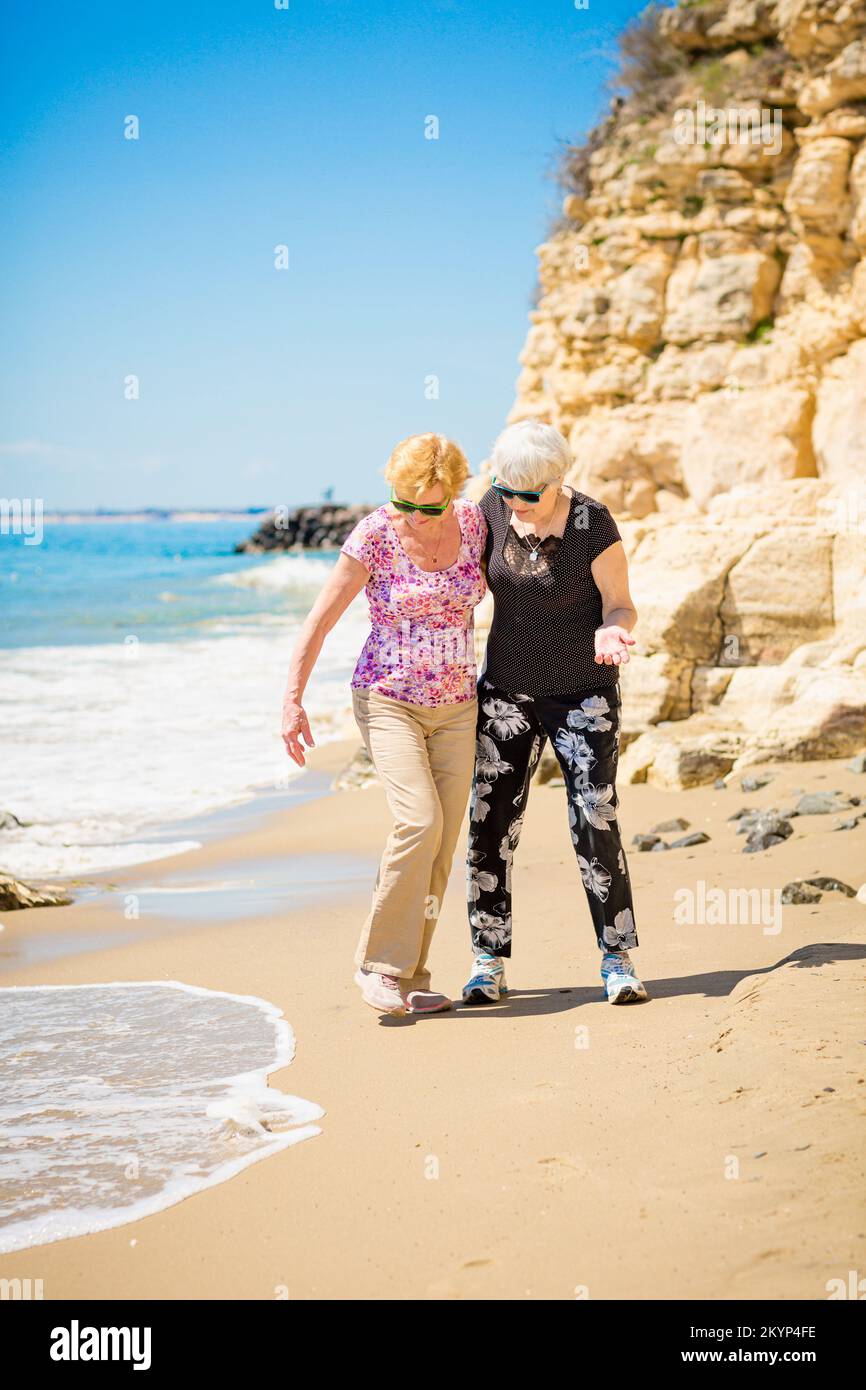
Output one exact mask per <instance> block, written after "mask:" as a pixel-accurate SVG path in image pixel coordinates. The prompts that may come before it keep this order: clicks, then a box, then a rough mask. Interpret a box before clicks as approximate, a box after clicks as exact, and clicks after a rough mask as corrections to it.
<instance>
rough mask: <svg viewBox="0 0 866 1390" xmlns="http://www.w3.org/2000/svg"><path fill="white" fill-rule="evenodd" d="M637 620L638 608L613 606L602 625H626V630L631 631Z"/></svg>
mask: <svg viewBox="0 0 866 1390" xmlns="http://www.w3.org/2000/svg"><path fill="white" fill-rule="evenodd" d="M636 622H637V609H636V608H631V607H625V608H612V609H611V610H610V612H609V613H605V615H604V617H603V619H602V622H601V626H602V627H624V628H625V630H626V632H631V630H632V628H633V627H634V625H635V623H636Z"/></svg>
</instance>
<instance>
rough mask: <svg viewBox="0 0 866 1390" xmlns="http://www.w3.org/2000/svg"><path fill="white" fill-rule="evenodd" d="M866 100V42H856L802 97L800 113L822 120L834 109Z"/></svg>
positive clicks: (804, 91)
mask: <svg viewBox="0 0 866 1390" xmlns="http://www.w3.org/2000/svg"><path fill="white" fill-rule="evenodd" d="M864 97H866V41H864V40H863V39H855V40H854V41H853V42H852V43H849V44H848V46H847V47H846V48H843V49H842V52H841V53H840V54H839V55H838V57H836V58H834V59H833V60H832V62H830V63H828V64H827V66H826V67H825V69H824V71H823V72H822V73H821V75H820V76H819V77H815V78H813V79H812V81H811V82H808V83H807V84H806V86H805V87H804V88H803V90H802V92H801V93H800V102H799V105H800V109H801V110H802V111H805V112H806V113H807V115H809V116H822V115H823V114H824V112H825V111H831V110H832V109H833V107H834V106H842V105H843V104H844V103H845V102H850V101H861V100H862V99H863V98H864Z"/></svg>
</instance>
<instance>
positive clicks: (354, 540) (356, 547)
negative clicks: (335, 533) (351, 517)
mask: <svg viewBox="0 0 866 1390" xmlns="http://www.w3.org/2000/svg"><path fill="white" fill-rule="evenodd" d="M340 551H341V553H342V554H343V555H350V556H351V557H352V559H353V560H359V561H360V562H361V564H362V565H363V566H364V567H365V569H368V570H369V571H370V573H371V574H372V573H373V570H374V568H375V563H376V561H375V543H374V533H373V527H372V525H371V518H370V517H369V516H364V517H362V518H361V520H360V521H359V522H358V523H357V525H356V526H354V527H353V528H352V530H351V531H350V532H349V534H348V536H347V537H346V539H345V540H344V541H343V544H342V545H341V546H340Z"/></svg>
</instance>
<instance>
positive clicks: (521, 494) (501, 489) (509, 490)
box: [490, 477, 550, 502]
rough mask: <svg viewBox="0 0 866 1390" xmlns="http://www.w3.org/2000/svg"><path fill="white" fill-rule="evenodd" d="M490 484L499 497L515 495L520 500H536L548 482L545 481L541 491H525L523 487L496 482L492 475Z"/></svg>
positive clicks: (547, 485) (512, 496) (539, 497)
mask: <svg viewBox="0 0 866 1390" xmlns="http://www.w3.org/2000/svg"><path fill="white" fill-rule="evenodd" d="M490 486H491V487H492V488H493V491H494V492H498V493H499V496H500V497H504V498H506V499H507V500H510V499H512V498H514V497H516V498H517V499H518V501H520V502H538V501H540V500H541V493H542V492H546V491H547V489H548V488H549V487H550V483H545V484H544V487H543V488H542V489H541V492H527V491H526V490H525V489H523V488H516V487H506V486H505V484H504V483H497V481H496V478H495V477H494V478H493V480H492V482H491V484H490Z"/></svg>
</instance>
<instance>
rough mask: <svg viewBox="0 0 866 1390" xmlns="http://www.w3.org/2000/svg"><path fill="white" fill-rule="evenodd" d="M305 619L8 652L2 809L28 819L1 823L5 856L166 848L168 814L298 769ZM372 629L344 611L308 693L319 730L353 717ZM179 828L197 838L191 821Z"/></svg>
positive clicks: (31, 866)
mask: <svg viewBox="0 0 866 1390" xmlns="http://www.w3.org/2000/svg"><path fill="white" fill-rule="evenodd" d="M297 628H298V625H297V623H294V624H291V623H284V624H282V625H280V627H279V628H278V629H273V628H271V627H270V626H269V625H266V626H264V627H258V626H254V627H250V628H248V629H247V630H246V631H241V632H237V633H234V634H232V635H225V636H214V637H208V638H197V639H194V640H184V641H181V642H138V643H135V644H132V645H129V646H127V645H126V644H125V643H124V642H122V641H118V642H117V643H114V644H99V645H93V646H82V647H45V648H37V647H20V648H15V649H12V650H10V651H7V652H6V653H4V657H3V664H4V670H3V697H2V701H0V717H2V721H3V726H4V745H3V758H2V762H0V811H11V812H12V813H13V814H14V815H15V816H17V818H18V819H19V820H20V821H25V822H29V824H27V825H23V826H20V827H16V828H13V829H11V830H4V831H0V846H2V861H3V868H4V869H5V870H6V871H7V872H9V873H13V874H17V875H18V876H20V877H26V876H27V875H28V874H30V875H33V874H74V873H76V872H82V871H90V872H95V871H96V870H97V868H117V867H120V865H122V864H133V863H137V862H139V861H140V860H143V859H152V858H156V857H157V851H158V838H159V837H158V836H157V835H156V834H155V833H154V832H155V831H157V830H158V831H160V832H162V831H163V829H164V827H165V826H166V825H167V824H171V825H173V826H175V827H176V826H177V825H178V823H179V822H183V821H184V820H187V819H190V818H192V817H196V816H200V815H203V814H205V813H207V812H209V811H212V810H215V809H216V808H217V807H220V806H228V805H230V804H232V803H236V802H239V801H243V800H246V799H248V798H249V796H251V795H253V794H255V793H256V792H257V791H259V790H261V789H264V788H277V789H282V788H284V787H285V786H286V785H287V783H288V781H289V780H290V779H291V778H293V777H295V776H298V775H300V769H299V768H297V767H296V765H295V764H294V763H292V762H291V761H290V760H289V758H288V756H287V754H286V751H285V748H284V747H283V743H282V739H281V738H280V730H279V725H280V710H281V706H282V698H283V690H284V687H285V680H286V669H287V666H288V659H289V654H290V652H291V647H292V642H293V640H294V636H295V634H296V632H297ZM365 628H366V622H365V620H364V619H363V618H362V616H361V614H360V613H355V614H354V615H350V614H347V615H346V617H345V618H344V620H343V621H342V622H341V623H340V624H339V625H338V627H337V628H335V629H334V631H333V632H332V633H331V634H329V636H328V639H327V642H326V644H325V649H324V650H323V652H322V656H321V657H320V660H319V662H318V664H317V668H316V671H315V672H314V674H313V677H312V679H311V681H310V684H309V686H308V689H307V692H306V697H305V707H306V709H307V712H308V714H309V716H310V721H311V725H312V729H313V736H314V738H315V739H316V742H317V743H325V742H328V741H329V740H330V739H334V738H342V737H345V736H346V735H347V733H350V732H351V731H352V729H353V724H352V720H351V692H350V689H349V678H350V676H351V672H352V669H353V666H354V662H355V659H356V657H357V654H358V652H359V650H360V648H361V645H362V643H363V639H364V633H365ZM170 838H171V841H172V842H173V843H176V842H177V841H178V840H179V839H183V840H186V839H187V837H185V836H184V834H183V830H182V828H181V829H179V830H176V831H175V833H174V834H172V835H171V837H170ZM173 843H169V842H168V841H166V843H165V845H164V848H163V851H162V853H163V854H165V855H168V854H171V853H173V852H174V850H173ZM190 843H191V842H190Z"/></svg>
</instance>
